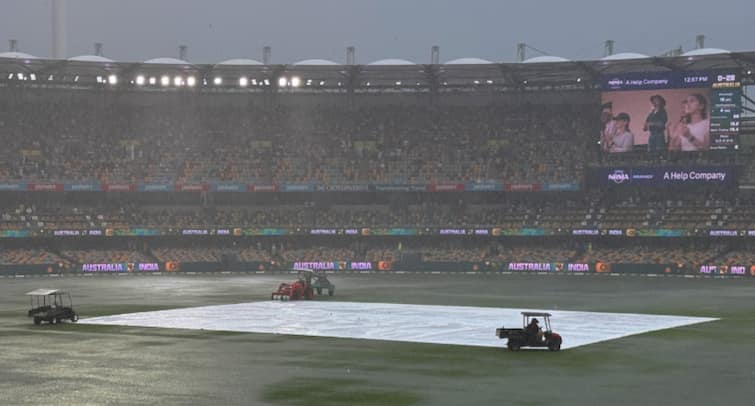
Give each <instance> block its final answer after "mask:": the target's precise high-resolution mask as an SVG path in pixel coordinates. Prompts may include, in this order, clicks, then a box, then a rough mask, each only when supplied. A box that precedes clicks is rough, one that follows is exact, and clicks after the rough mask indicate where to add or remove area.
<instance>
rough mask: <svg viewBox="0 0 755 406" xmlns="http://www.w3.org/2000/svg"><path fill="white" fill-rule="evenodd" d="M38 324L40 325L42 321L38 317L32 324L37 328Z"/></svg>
mask: <svg viewBox="0 0 755 406" xmlns="http://www.w3.org/2000/svg"><path fill="white" fill-rule="evenodd" d="M40 323H42V319H40V318H39V317H35V318H34V324H35V325H37V326H38V325H39V324H40Z"/></svg>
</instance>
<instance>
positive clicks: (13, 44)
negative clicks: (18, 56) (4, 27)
mask: <svg viewBox="0 0 755 406" xmlns="http://www.w3.org/2000/svg"><path fill="white" fill-rule="evenodd" d="M8 50H9V51H10V52H18V40H15V39H11V40H8Z"/></svg>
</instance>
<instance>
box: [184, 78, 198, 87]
mask: <svg viewBox="0 0 755 406" xmlns="http://www.w3.org/2000/svg"><path fill="white" fill-rule="evenodd" d="M196 84H197V78H195V77H194V76H189V77H188V78H186V86H189V87H194V85H196Z"/></svg>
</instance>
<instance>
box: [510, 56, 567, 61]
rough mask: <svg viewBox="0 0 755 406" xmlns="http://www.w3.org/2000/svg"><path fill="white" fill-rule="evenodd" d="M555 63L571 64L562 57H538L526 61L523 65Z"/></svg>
mask: <svg viewBox="0 0 755 406" xmlns="http://www.w3.org/2000/svg"><path fill="white" fill-rule="evenodd" d="M553 62H569V60H568V59H566V58H562V57H560V56H552V55H543V56H536V57H534V58H530V59H526V60H524V61H522V63H553Z"/></svg>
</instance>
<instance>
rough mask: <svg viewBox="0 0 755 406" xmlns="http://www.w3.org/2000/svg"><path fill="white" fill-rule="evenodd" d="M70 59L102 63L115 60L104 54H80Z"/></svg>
mask: <svg viewBox="0 0 755 406" xmlns="http://www.w3.org/2000/svg"><path fill="white" fill-rule="evenodd" d="M68 60H69V61H74V62H100V63H111V62H115V61H113V60H112V59H109V58H105V57H104V56H98V55H79V56H74V57H72V58H68Z"/></svg>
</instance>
